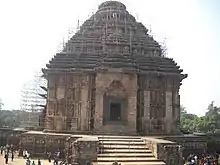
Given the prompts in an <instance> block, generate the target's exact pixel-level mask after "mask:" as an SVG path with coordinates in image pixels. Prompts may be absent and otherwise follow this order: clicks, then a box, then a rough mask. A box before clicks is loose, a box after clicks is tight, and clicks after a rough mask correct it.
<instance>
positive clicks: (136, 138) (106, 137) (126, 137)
mask: <svg viewBox="0 0 220 165" xmlns="http://www.w3.org/2000/svg"><path fill="white" fill-rule="evenodd" d="M98 138H99V139H103V140H112V139H120V140H142V139H141V138H140V137H135V136H99V137H98ZM142 141H143V140H142Z"/></svg>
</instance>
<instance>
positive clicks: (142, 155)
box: [98, 153, 154, 157]
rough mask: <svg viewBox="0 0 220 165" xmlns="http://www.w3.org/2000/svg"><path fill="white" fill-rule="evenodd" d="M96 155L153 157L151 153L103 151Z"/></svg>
mask: <svg viewBox="0 0 220 165" xmlns="http://www.w3.org/2000/svg"><path fill="white" fill-rule="evenodd" d="M98 157H154V155H153V154H152V153H105V154H98Z"/></svg>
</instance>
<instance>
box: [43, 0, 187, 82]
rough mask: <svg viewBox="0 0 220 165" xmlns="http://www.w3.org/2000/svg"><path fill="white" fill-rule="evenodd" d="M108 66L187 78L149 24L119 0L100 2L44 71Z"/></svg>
mask: <svg viewBox="0 0 220 165" xmlns="http://www.w3.org/2000/svg"><path fill="white" fill-rule="evenodd" d="M106 68H120V69H122V71H124V72H138V73H157V74H170V75H178V76H180V77H182V78H185V77H186V76H185V75H183V74H181V72H182V70H181V69H179V66H177V64H176V63H175V62H174V61H173V59H170V58H166V57H164V56H163V55H162V49H161V46H160V45H159V43H158V42H156V41H155V40H154V39H153V37H152V36H150V35H149V34H148V30H147V29H146V27H145V26H144V25H143V24H142V23H140V22H137V21H136V19H135V17H133V16H132V15H131V14H130V13H129V12H128V11H127V10H126V6H125V5H124V4H122V3H121V2H118V1H106V2H104V3H102V4H101V5H99V7H98V10H97V12H96V13H95V14H93V15H92V16H91V17H90V18H89V19H88V20H86V21H85V22H84V23H83V24H82V26H81V27H80V28H79V30H78V31H77V32H76V33H75V35H74V36H72V37H71V38H70V39H69V41H68V42H67V43H66V44H65V46H64V48H63V50H62V51H61V52H60V53H57V54H56V55H55V56H54V57H53V58H52V60H50V61H49V64H47V68H46V69H43V72H44V73H45V74H47V73H60V72H77V71H88V72H96V71H98V70H102V69H106Z"/></svg>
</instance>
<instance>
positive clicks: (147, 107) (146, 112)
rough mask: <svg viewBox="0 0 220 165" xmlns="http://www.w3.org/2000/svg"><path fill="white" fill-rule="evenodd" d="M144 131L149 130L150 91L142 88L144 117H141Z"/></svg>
mask: <svg viewBox="0 0 220 165" xmlns="http://www.w3.org/2000/svg"><path fill="white" fill-rule="evenodd" d="M143 124H144V125H143V127H144V132H145V133H148V132H149V131H150V125H149V124H150V91H148V90H144V117H143Z"/></svg>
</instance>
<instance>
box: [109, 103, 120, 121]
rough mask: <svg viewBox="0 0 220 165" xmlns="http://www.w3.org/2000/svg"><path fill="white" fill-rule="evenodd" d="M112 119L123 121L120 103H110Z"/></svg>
mask: <svg viewBox="0 0 220 165" xmlns="http://www.w3.org/2000/svg"><path fill="white" fill-rule="evenodd" d="M110 121H121V104H120V103H110Z"/></svg>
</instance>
